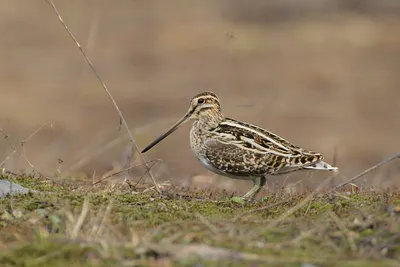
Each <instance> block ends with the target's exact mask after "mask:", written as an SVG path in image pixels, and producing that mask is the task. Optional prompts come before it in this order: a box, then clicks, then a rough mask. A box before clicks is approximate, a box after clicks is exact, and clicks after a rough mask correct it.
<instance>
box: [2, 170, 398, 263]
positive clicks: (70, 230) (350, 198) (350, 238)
mask: <svg viewBox="0 0 400 267" xmlns="http://www.w3.org/2000/svg"><path fill="white" fill-rule="evenodd" d="M3 179H10V180H13V181H14V182H16V183H19V184H21V185H23V186H25V187H28V188H31V189H34V190H36V191H37V192H35V193H30V194H27V195H15V196H8V197H6V198H4V199H0V236H1V240H0V247H1V250H0V265H1V266H249V264H251V266H266V265H268V266H307V265H303V264H310V265H308V266H357V267H358V266H398V265H399V264H400V234H399V233H400V209H399V206H400V194H398V193H389V192H357V193H354V194H348V193H347V192H345V191H343V192H339V194H334V195H328V194H323V193H320V194H316V195H315V196H314V197H313V198H311V199H310V201H306V197H307V196H308V195H309V193H304V194H297V195H287V194H271V195H270V196H269V197H267V198H264V199H262V200H258V201H255V202H254V203H237V202H235V201H231V200H230V197H231V196H230V195H228V194H227V193H224V192H219V193H218V192H213V193H212V194H211V193H210V192H211V191H207V190H192V189H183V188H176V187H173V186H171V187H170V189H168V190H167V191H166V192H165V193H163V195H161V196H160V195H158V194H157V193H155V192H154V191H151V190H150V191H148V192H147V193H143V192H132V190H127V188H125V189H119V188H118V186H112V185H101V186H97V187H93V186H92V185H91V184H90V183H89V182H85V181H79V180H69V179H61V178H60V179H59V180H58V181H54V180H53V181H50V180H46V179H39V178H34V177H19V178H15V177H14V178H10V177H3ZM288 211H290V212H289V213H288Z"/></svg>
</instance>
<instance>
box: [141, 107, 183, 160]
mask: <svg viewBox="0 0 400 267" xmlns="http://www.w3.org/2000/svg"><path fill="white" fill-rule="evenodd" d="M189 117H190V114H189V113H187V114H186V115H185V116H183V117H182V118H181V119H180V120H179V121H178V122H177V123H175V124H174V125H173V126H172V127H171V128H170V129H169V130H168V131H167V132H165V133H164V134H162V135H160V136H159V137H158V138H157V139H156V140H154V141H153V142H152V143H151V144H150V145H148V146H147V147H146V148H145V149H143V150H142V153H145V152H146V151H148V150H150V149H151V148H152V147H153V146H155V145H157V144H158V143H159V142H161V141H162V140H163V139H164V138H165V137H167V136H168V135H170V134H171V133H173V132H174V131H175V130H176V129H178V128H179V127H180V126H181V125H183V124H184V123H185V122H186V121H187V119H188V118H189Z"/></svg>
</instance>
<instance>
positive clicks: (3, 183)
mask: <svg viewBox="0 0 400 267" xmlns="http://www.w3.org/2000/svg"><path fill="white" fill-rule="evenodd" d="M29 191H30V190H29V189H28V188H25V187H23V186H20V185H19V184H16V183H13V182H10V181H8V180H0V198H3V197H6V196H7V194H10V195H15V194H27V193H28V192H29Z"/></svg>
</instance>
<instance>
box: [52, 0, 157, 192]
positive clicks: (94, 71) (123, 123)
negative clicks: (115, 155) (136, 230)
mask: <svg viewBox="0 0 400 267" xmlns="http://www.w3.org/2000/svg"><path fill="white" fill-rule="evenodd" d="M45 1H46V2H47V3H48V4H49V5H50V6H51V7H52V8H53V10H54V13H55V14H56V15H57V17H58V19H59V20H60V22H61V24H62V25H63V27H64V29H65V30H66V31H67V32H68V34H69V36H70V37H71V39H72V40H73V41H74V42H75V44H76V46H77V47H78V49H79V51H80V52H81V53H82V55H83V57H84V58H85V60H86V62H87V63H88V65H89V67H90V68H91V70H92V71H93V73H94V75H95V76H96V78H97V80H98V81H99V82H100V83H101V85H102V87H103V89H104V91H105V92H106V93H107V95H108V97H109V99H110V100H111V101H112V103H113V105H114V108H115V109H116V111H117V112H118V115H119V118H120V125H121V124H122V125H124V127H125V130H126V132H127V133H128V135H129V139H130V141H131V143H132V148H133V147H135V149H136V150H137V151H140V149H139V147H138V145H137V144H136V141H135V139H134V138H133V135H132V133H131V131H130V130H129V126H128V123H127V122H126V120H125V118H124V116H123V114H122V112H121V110H120V108H119V107H118V105H117V102H115V100H114V98H113V96H112V95H111V93H110V91H109V90H108V88H107V86H106V84H105V83H104V82H103V80H102V79H101V77H100V75H99V74H98V73H97V71H96V69H95V68H94V66H93V64H92V62H91V61H90V59H89V58H88V57H87V55H86V53H85V52H84V51H83V49H82V46H81V45H80V43H79V42H78V40H77V39H76V38H75V36H74V35H73V34H72V32H71V31H70V30H69V28H68V26H67V25H66V24H65V22H64V20H63V19H62V17H61V15H60V13H59V12H58V9H57V8H56V6H55V5H54V3H53V0H45ZM139 155H140V158H141V160H142V163H143V165H145V166H146V169H147V171H146V173H149V175H150V178H151V180H152V182H153V183H154V187H155V189H156V191H157V192H158V193H161V191H160V189H159V187H158V186H157V183H156V180H155V179H154V176H153V174H152V173H151V170H150V169H151V167H149V166H148V165H147V163H146V160H145V159H144V156H143V155H142V154H141V153H139ZM132 158H133V149H131V155H130V158H129V162H130V161H132Z"/></svg>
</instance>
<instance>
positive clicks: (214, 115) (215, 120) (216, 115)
mask: <svg viewBox="0 0 400 267" xmlns="http://www.w3.org/2000/svg"><path fill="white" fill-rule="evenodd" d="M224 120H225V117H224V115H223V114H222V112H221V111H218V112H215V111H213V112H205V113H204V114H201V116H199V119H198V121H197V127H199V128H201V129H204V130H211V129H213V128H215V127H217V126H218V125H219V124H220V123H221V122H223V121H224Z"/></svg>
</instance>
